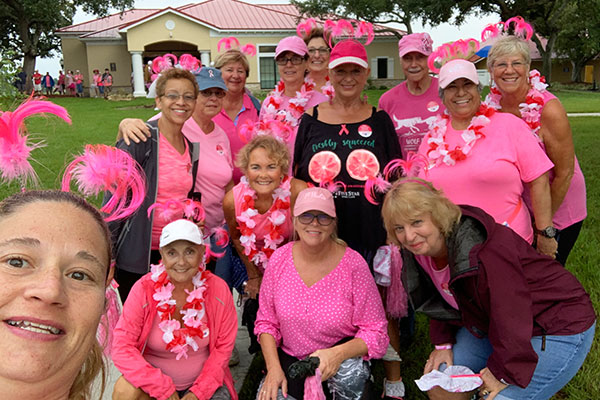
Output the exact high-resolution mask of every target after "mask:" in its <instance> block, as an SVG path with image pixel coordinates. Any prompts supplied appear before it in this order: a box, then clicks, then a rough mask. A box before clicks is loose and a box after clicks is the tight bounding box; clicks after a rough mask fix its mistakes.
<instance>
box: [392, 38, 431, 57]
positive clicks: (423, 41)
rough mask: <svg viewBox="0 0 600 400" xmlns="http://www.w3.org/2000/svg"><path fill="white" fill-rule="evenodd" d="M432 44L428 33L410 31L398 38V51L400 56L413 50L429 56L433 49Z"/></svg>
mask: <svg viewBox="0 0 600 400" xmlns="http://www.w3.org/2000/svg"><path fill="white" fill-rule="evenodd" d="M432 45H433V40H431V36H429V34H428V33H411V34H410V35H406V36H403V37H402V39H400V41H399V42H398V52H399V54H400V58H402V57H404V56H405V55H406V54H408V53H410V52H413V51H416V52H417V53H421V54H423V55H425V56H429V55H430V54H431V52H432V51H433V49H432Z"/></svg>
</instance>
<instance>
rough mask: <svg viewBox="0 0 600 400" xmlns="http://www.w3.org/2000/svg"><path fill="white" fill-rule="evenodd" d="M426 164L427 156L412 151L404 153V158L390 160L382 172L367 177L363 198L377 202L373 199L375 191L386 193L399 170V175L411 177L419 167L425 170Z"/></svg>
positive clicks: (415, 174)
mask: <svg viewBox="0 0 600 400" xmlns="http://www.w3.org/2000/svg"><path fill="white" fill-rule="evenodd" d="M427 164H428V161H427V157H425V156H424V155H423V154H415V153H414V152H412V151H411V152H409V153H408V154H407V155H406V160H402V159H399V158H398V159H395V160H392V161H390V162H389V163H388V164H387V165H386V166H385V168H384V169H383V174H381V173H380V174H377V176H373V177H370V178H369V179H367V181H366V182H365V189H364V190H365V198H366V199H367V200H368V201H369V203H371V204H379V203H378V202H377V200H376V199H375V197H376V193H387V192H388V191H389V190H390V189H391V187H392V183H391V181H392V180H394V179H395V178H396V177H398V175H399V172H401V174H400V176H404V177H407V178H410V179H412V178H413V177H415V176H417V175H418V173H419V171H420V170H421V169H423V170H424V171H427V170H426V167H427Z"/></svg>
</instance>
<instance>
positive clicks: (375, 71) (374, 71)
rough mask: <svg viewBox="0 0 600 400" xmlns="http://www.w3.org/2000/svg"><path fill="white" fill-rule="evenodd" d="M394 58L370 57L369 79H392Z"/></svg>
mask: <svg viewBox="0 0 600 400" xmlns="http://www.w3.org/2000/svg"><path fill="white" fill-rule="evenodd" d="M393 78H394V59H393V58H391V57H376V58H372V59H371V79H393Z"/></svg>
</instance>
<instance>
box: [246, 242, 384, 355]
mask: <svg viewBox="0 0 600 400" xmlns="http://www.w3.org/2000/svg"><path fill="white" fill-rule="evenodd" d="M293 245H294V243H293V242H292V243H288V244H286V245H285V246H282V247H280V248H279V249H277V250H276V251H275V253H273V255H272V256H271V259H270V260H269V266H268V267H267V269H266V272H265V275H264V277H263V280H262V284H261V286H260V296H259V302H260V307H259V309H258V316H257V318H256V323H255V326H254V333H255V334H256V335H257V336H260V334H261V333H268V334H270V335H272V336H273V337H274V338H275V340H276V342H277V345H278V346H281V349H282V350H283V351H285V352H286V353H287V354H289V355H291V356H294V357H297V358H304V357H306V356H308V355H309V354H311V353H312V352H314V351H315V350H318V349H326V348H329V347H331V346H333V345H334V344H336V343H337V342H339V341H340V340H342V339H344V338H347V337H355V338H361V339H362V340H364V342H365V343H366V345H367V348H368V353H367V355H366V356H365V357H364V358H365V359H369V358H380V357H382V356H383V355H384V354H385V351H386V349H387V346H388V343H389V339H388V336H387V320H386V317H385V312H384V310H383V305H382V304H381V298H380V297H379V293H378V291H377V287H376V286H375V281H374V280H373V276H372V275H371V273H370V272H369V267H368V265H367V263H366V261H365V260H364V259H363V258H362V257H361V256H360V254H358V253H357V252H356V251H354V250H352V249H351V248H349V247H347V248H346V251H345V253H344V256H343V257H342V259H341V261H340V263H339V264H338V265H337V266H336V267H335V269H334V270H333V271H331V272H330V273H329V274H327V275H326V276H325V277H323V278H322V279H321V280H320V281H318V282H316V283H315V284H313V285H312V286H311V287H307V286H306V285H305V284H304V281H303V280H302V278H300V275H299V274H298V271H297V270H296V267H295V266H294V259H293V255H292V248H293Z"/></svg>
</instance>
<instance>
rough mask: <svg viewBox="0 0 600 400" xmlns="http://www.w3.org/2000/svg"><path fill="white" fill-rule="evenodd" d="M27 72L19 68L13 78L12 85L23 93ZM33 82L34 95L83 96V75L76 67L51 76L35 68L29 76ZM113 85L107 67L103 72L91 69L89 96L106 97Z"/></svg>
mask: <svg viewBox="0 0 600 400" xmlns="http://www.w3.org/2000/svg"><path fill="white" fill-rule="evenodd" d="M27 79H28V77H27V73H26V72H25V71H23V68H19V70H18V71H17V74H16V76H15V80H14V86H15V87H16V88H17V90H18V91H19V92H21V93H25V85H26V84H27ZM30 79H31V82H32V83H33V93H34V95H37V96H39V95H45V96H52V95H59V96H75V97H84V90H83V89H84V83H85V82H84V77H83V74H82V73H81V71H79V70H78V69H77V70H75V71H74V72H73V70H68V71H66V73H63V71H62V70H61V71H58V76H55V77H52V76H51V75H50V72H46V74H45V75H42V74H41V73H40V72H39V71H38V70H37V69H36V70H35V71H34V73H33V75H32V76H31V78H30ZM112 85H113V77H112V74H111V73H110V71H109V70H108V68H105V69H104V73H100V71H99V70H97V69H95V70H94V71H93V76H92V79H91V82H90V93H89V95H90V97H104V98H107V97H108V96H109V95H110V93H111V91H112Z"/></svg>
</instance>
